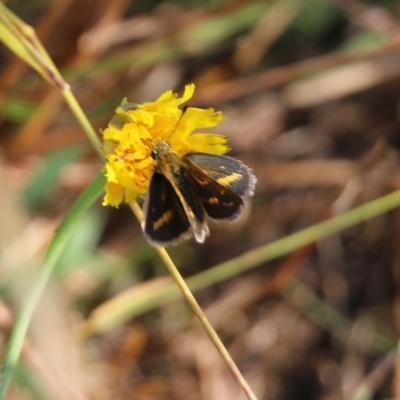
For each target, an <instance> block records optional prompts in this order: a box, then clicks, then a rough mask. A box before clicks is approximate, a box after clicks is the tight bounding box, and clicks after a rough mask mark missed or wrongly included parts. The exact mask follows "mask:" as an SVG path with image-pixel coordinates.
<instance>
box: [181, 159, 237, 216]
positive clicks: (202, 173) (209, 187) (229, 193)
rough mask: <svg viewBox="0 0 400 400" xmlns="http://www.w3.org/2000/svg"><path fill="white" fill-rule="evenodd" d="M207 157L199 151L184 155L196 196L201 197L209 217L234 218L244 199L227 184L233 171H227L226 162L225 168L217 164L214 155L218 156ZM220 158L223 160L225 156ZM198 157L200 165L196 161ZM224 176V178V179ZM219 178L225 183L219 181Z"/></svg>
mask: <svg viewBox="0 0 400 400" xmlns="http://www.w3.org/2000/svg"><path fill="white" fill-rule="evenodd" d="M208 157H209V155H208V154H200V153H191V154H189V155H187V156H185V157H184V162H185V163H186V165H187V166H188V169H189V171H190V174H191V176H192V179H193V181H194V184H195V189H196V192H197V196H198V197H199V198H200V199H201V202H202V204H203V207H204V209H205V211H206V213H207V214H208V216H209V217H210V218H212V219H216V220H218V219H226V220H234V219H236V218H237V217H238V216H239V214H240V212H241V211H242V208H243V206H244V200H243V198H242V196H241V195H240V194H238V193H237V191H239V190H238V189H236V191H235V190H233V189H232V185H229V184H227V182H228V177H229V176H230V175H232V173H233V172H232V171H230V172H227V169H226V168H227V167H226V164H225V168H223V167H224V165H221V164H217V162H218V160H217V159H215V157H217V158H218V156H212V155H211V156H210V158H209V159H208ZM220 158H222V161H224V159H225V158H227V157H220ZM199 159H200V162H201V165H199V164H200V163H197V161H198V160H199ZM207 161H209V162H207ZM235 161H236V160H235ZM218 166H219V167H218ZM237 174H238V173H237ZM224 178H226V179H225V180H224ZM219 180H220V181H223V182H224V183H225V184H222V183H220V182H219ZM232 182H233V180H232ZM234 188H235V187H234ZM242 192H243V193H244V192H245V191H243V190H242V191H239V193H242Z"/></svg>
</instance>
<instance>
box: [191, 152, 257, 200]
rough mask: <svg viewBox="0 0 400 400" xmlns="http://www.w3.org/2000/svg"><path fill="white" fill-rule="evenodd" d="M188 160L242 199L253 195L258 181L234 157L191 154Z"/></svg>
mask: <svg viewBox="0 0 400 400" xmlns="http://www.w3.org/2000/svg"><path fill="white" fill-rule="evenodd" d="M186 159H189V160H190V161H192V162H193V163H194V164H196V165H197V166H198V167H200V169H201V170H202V171H203V172H204V173H205V174H206V175H207V176H209V177H210V178H212V179H214V180H215V181H217V182H218V183H219V184H221V185H223V186H225V187H226V188H228V189H230V190H231V191H232V192H234V193H236V194H237V195H239V196H241V197H243V196H252V195H253V191H254V187H255V184H256V182H257V179H256V177H255V176H254V174H253V173H252V171H251V169H250V168H249V167H247V166H246V165H244V164H243V163H242V162H241V161H239V160H236V159H235V158H232V157H227V156H218V155H214V154H205V153H189V154H187V155H186Z"/></svg>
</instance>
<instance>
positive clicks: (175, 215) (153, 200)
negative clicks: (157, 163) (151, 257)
mask: <svg viewBox="0 0 400 400" xmlns="http://www.w3.org/2000/svg"><path fill="white" fill-rule="evenodd" d="M143 211H144V220H143V223H142V228H143V232H144V234H145V236H146V237H147V239H148V241H149V242H150V243H151V244H152V245H154V246H165V245H168V244H173V243H177V242H179V241H181V240H184V239H186V238H188V237H190V236H191V227H190V223H189V220H188V217H187V216H186V213H185V210H184V208H183V205H182V203H181V201H180V199H179V196H178V195H177V193H176V192H175V189H174V188H173V186H172V185H171V183H170V182H169V181H168V179H167V178H166V177H165V176H164V175H162V174H159V173H158V172H155V173H154V174H153V177H152V178H151V182H150V187H149V191H148V193H147V196H146V200H145V203H144V206H143Z"/></svg>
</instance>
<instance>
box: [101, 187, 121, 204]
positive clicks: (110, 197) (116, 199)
mask: <svg viewBox="0 0 400 400" xmlns="http://www.w3.org/2000/svg"><path fill="white" fill-rule="evenodd" d="M105 190H106V195H105V196H104V199H103V203H102V204H103V206H112V207H116V208H118V206H119V205H120V204H121V203H122V200H123V198H124V189H123V188H122V186H120V185H118V184H117V183H112V182H107V183H106V187H105Z"/></svg>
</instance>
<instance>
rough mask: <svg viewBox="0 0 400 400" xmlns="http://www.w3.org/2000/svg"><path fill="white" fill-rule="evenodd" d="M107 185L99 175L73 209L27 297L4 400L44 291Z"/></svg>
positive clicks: (10, 352)
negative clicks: (82, 221) (80, 224)
mask: <svg viewBox="0 0 400 400" xmlns="http://www.w3.org/2000/svg"><path fill="white" fill-rule="evenodd" d="M104 184H105V178H104V176H103V174H99V175H98V176H97V177H96V178H95V179H94V181H93V182H92V183H91V184H90V185H89V186H88V187H87V188H86V190H85V191H84V192H83V193H82V194H81V196H80V197H79V198H78V199H77V201H76V202H75V203H74V205H73V206H72V207H71V209H70V210H69V212H68V214H67V215H66V216H65V217H64V219H63V221H62V223H61V225H60V227H59V228H58V229H57V232H56V233H55V235H54V237H53V240H52V241H51V243H50V246H49V248H48V250H47V253H46V256H45V258H44V261H43V264H42V266H41V269H40V271H39V273H38V276H37V277H36V281H35V282H34V283H33V285H32V288H31V291H30V293H28V294H27V296H26V300H25V303H24V305H23V307H22V310H21V312H20V313H19V315H18V317H17V320H16V322H15V325H14V328H13V331H12V333H11V337H10V342H9V344H8V348H7V352H6V355H5V359H4V364H3V370H2V374H1V381H0V400H3V399H5V396H6V393H7V389H8V387H9V385H10V382H11V378H12V375H13V371H14V369H15V366H16V364H17V362H18V358H19V356H20V354H21V349H22V345H23V343H24V339H25V336H26V333H27V330H28V326H29V322H30V320H31V318H32V314H33V312H34V310H35V308H36V305H37V304H38V302H39V300H40V297H41V295H42V293H43V290H44V288H45V286H46V284H47V282H48V280H49V278H50V276H51V274H52V272H53V270H54V268H55V266H56V264H57V261H58V259H59V257H60V255H61V254H62V252H63V250H64V248H65V247H66V245H67V243H68V241H69V240H70V238H71V237H72V235H73V233H74V232H75V229H76V227H77V226H78V224H79V222H80V220H81V218H82V217H83V216H84V215H85V213H86V212H87V210H88V209H89V208H90V207H91V206H92V204H93V203H94V202H95V201H96V200H97V199H98V197H99V196H100V194H101V193H102V192H103V190H104Z"/></svg>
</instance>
